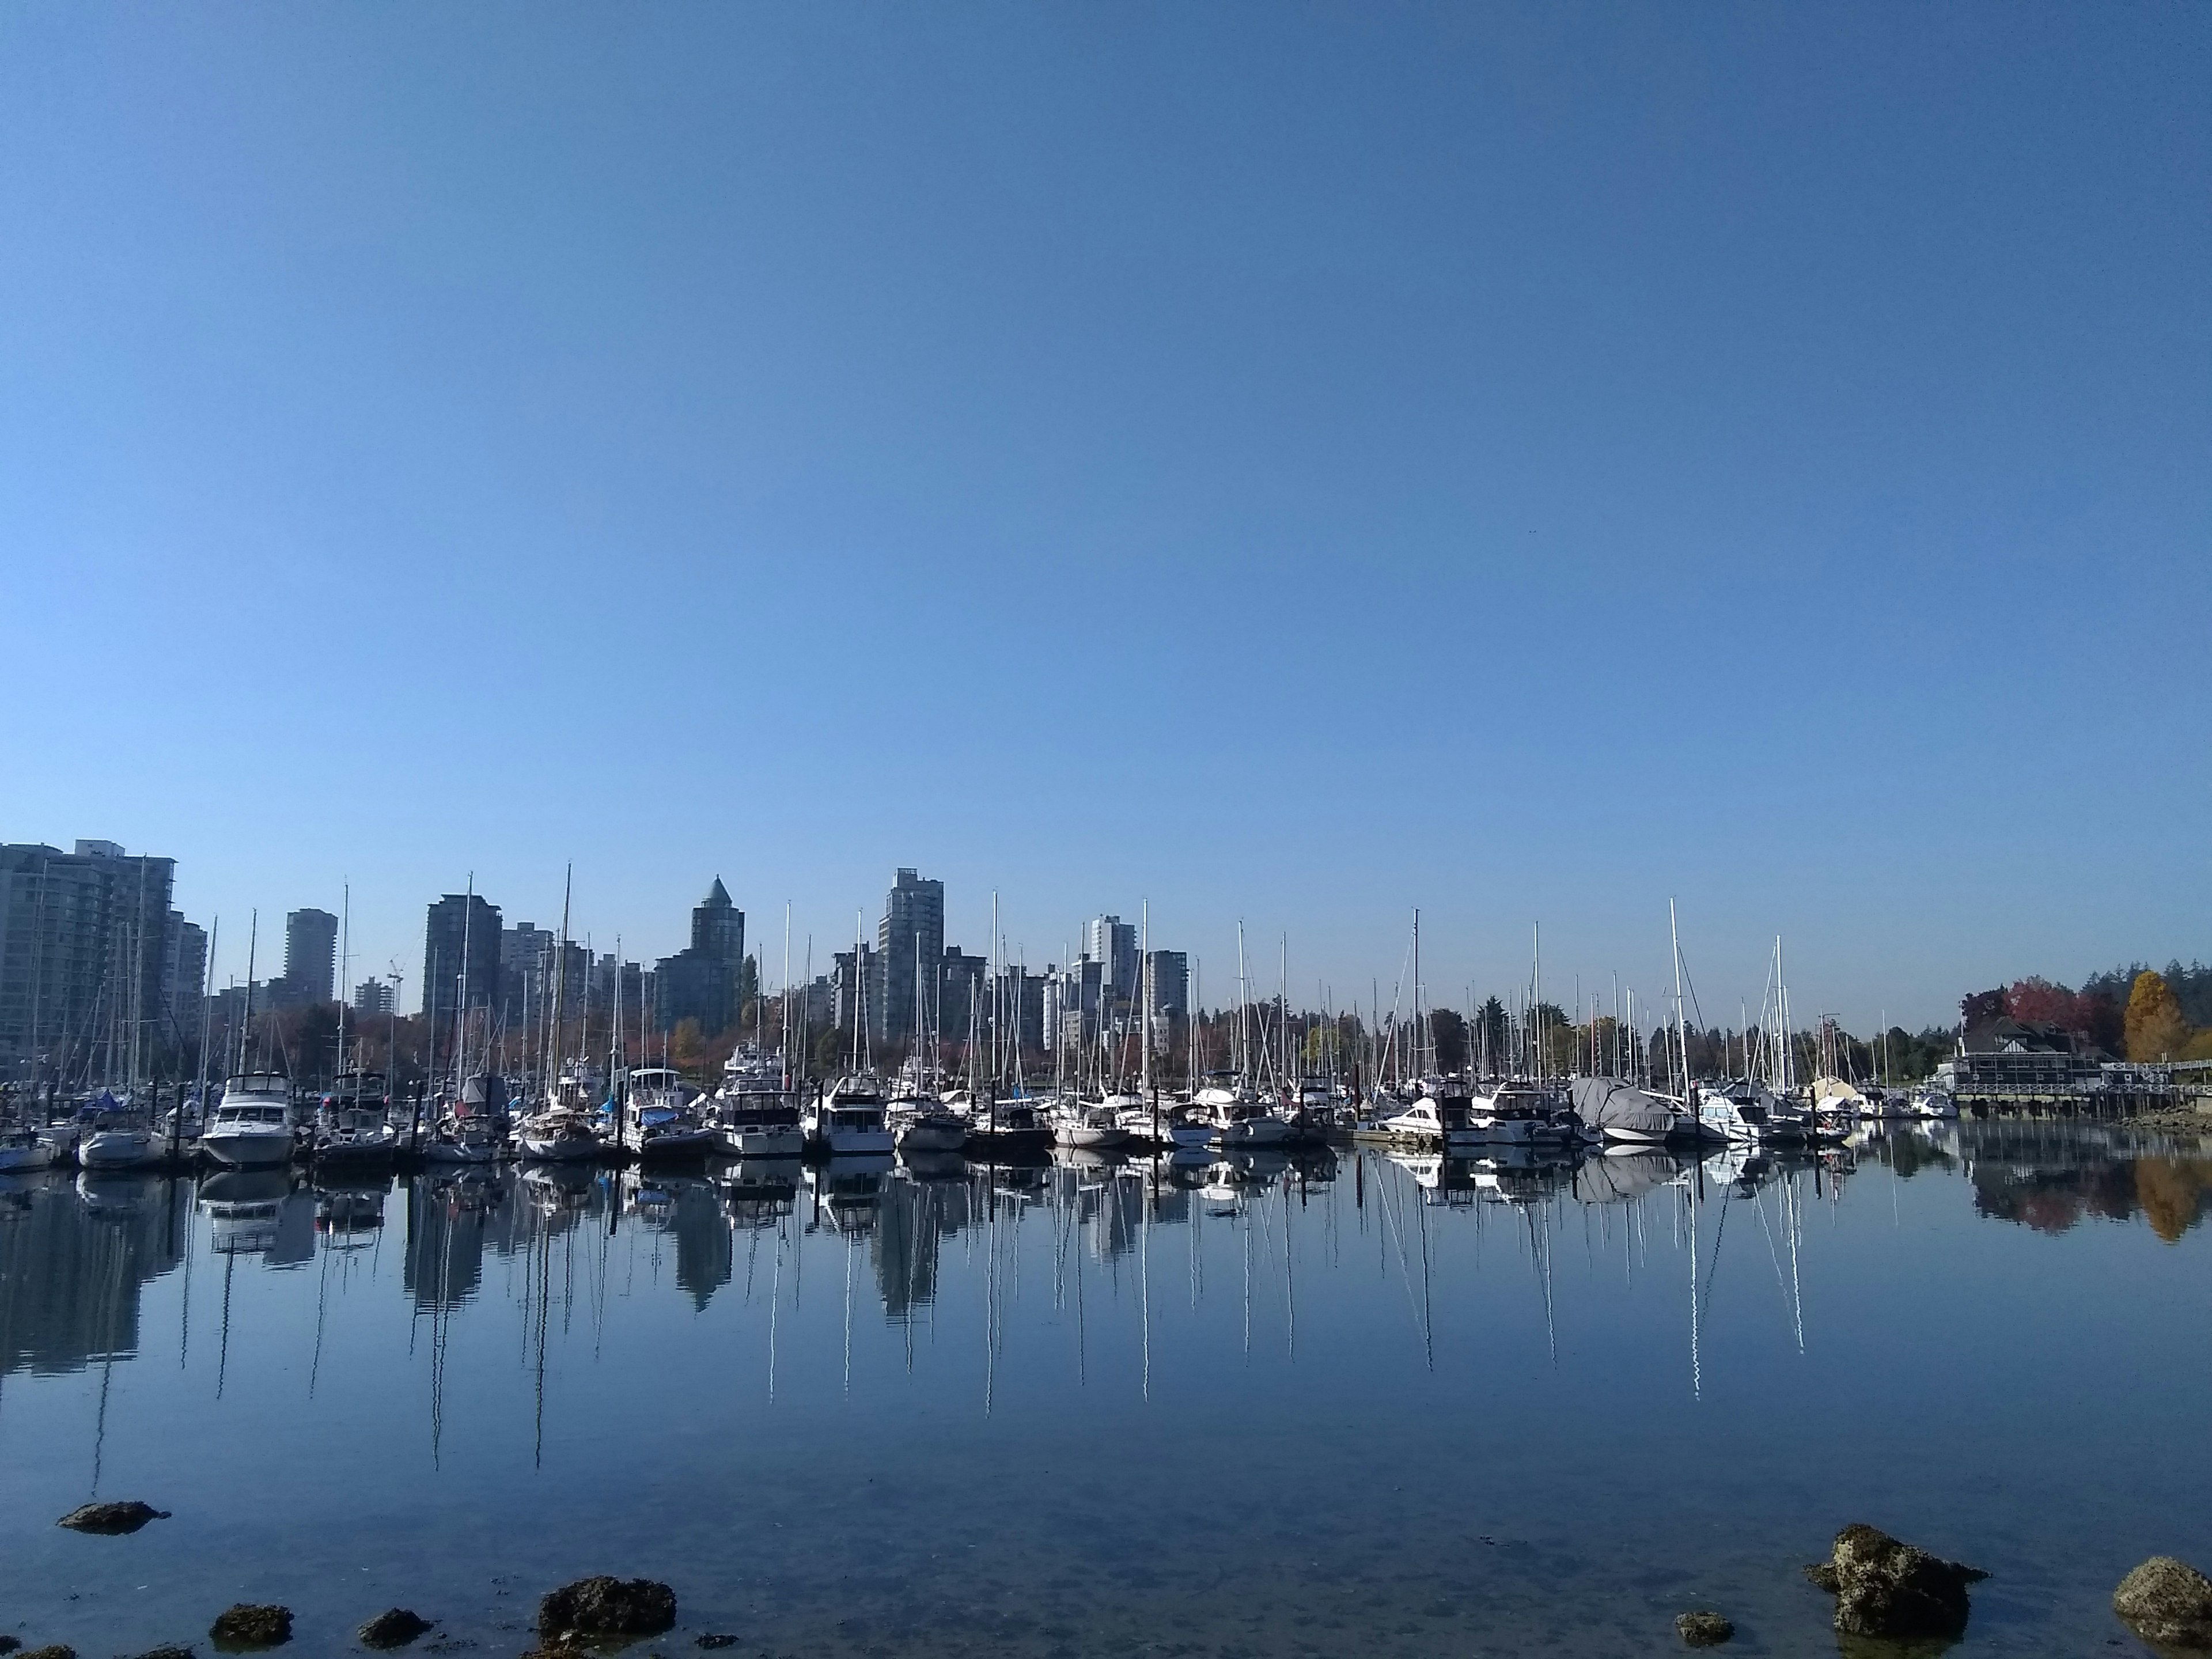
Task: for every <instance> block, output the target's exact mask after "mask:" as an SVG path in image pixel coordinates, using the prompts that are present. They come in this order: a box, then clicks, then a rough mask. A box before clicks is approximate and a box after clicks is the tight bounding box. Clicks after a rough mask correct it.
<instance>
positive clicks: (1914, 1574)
mask: <svg viewBox="0 0 2212 1659" xmlns="http://www.w3.org/2000/svg"><path fill="white" fill-rule="evenodd" d="M92 1508H93V1506H88V1509H87V1510H75V1511H72V1512H71V1513H70V1515H67V1516H63V1517H62V1519H61V1521H60V1522H59V1523H58V1524H60V1525H62V1526H65V1527H69V1528H72V1529H73V1530H76V1531H82V1532H86V1533H88V1534H93V1535H95V1536H100V1535H108V1536H112V1535H115V1534H118V1533H121V1532H125V1531H136V1530H137V1528H139V1527H142V1526H143V1525H145V1524H146V1523H147V1522H148V1521H149V1520H157V1519H166V1518H167V1512H166V1511H163V1510H155V1509H153V1508H152V1507H151V1506H150V1505H147V1504H137V1503H131V1504H112V1505H104V1506H99V1510H100V1511H104V1512H93V1513H88V1510H91V1509H92ZM1803 1571H1804V1573H1805V1576H1806V1577H1808V1578H1809V1579H1810V1580H1811V1581H1812V1582H1813V1583H1814V1584H1816V1585H1818V1586H1819V1587H1820V1589H1823V1590H1826V1591H1827V1592H1828V1593H1829V1594H1830V1595H1833V1596H1834V1597H1835V1598H1836V1606H1835V1614H1834V1618H1833V1620H1832V1624H1833V1628H1834V1630H1835V1632H1836V1633H1837V1635H1838V1637H1839V1638H1845V1640H1846V1642H1847V1643H1848V1642H1851V1641H1859V1642H1869V1641H1870V1642H1875V1643H1880V1644H1914V1645H1913V1646H1912V1647H1911V1651H1914V1652H1922V1651H1929V1652H1934V1651H1941V1650H1942V1648H1943V1647H1947V1646H1948V1645H1949V1644H1952V1643H1954V1642H1956V1641H1958V1640H1959V1639H1960V1638H1961V1637H1963V1636H1964V1635H1965V1634H1966V1624H1967V1620H1968V1619H1969V1617H1970V1616H1971V1613H1972V1604H1971V1598H1970V1595H1969V1589H1970V1587H1971V1586H1972V1585H1973V1584H1975V1583H1979V1582H1980V1581H1981V1580H1982V1579H1984V1578H1985V1577H1988V1575H1987V1574H1986V1573H1984V1572H1983V1571H1981V1570H1980V1569H1978V1568H1976V1567H1970V1566H1967V1565H1964V1564H1963V1563H1961V1562H1957V1561H1950V1560H1946V1559H1943V1558H1942V1557H1941V1556H1938V1555H1934V1554H1931V1553H1929V1552H1928V1551H1926V1550H1923V1549H1920V1548H1918V1547H1916V1546H1913V1545H1911V1544H1907V1543H1905V1542H1902V1541H1899V1540H1898V1539H1895V1538H1893V1537H1891V1536H1890V1535H1889V1534H1887V1533H1885V1532H1882V1531H1881V1530H1880V1529H1879V1528H1875V1527H1871V1526H1869V1525H1867V1524H1865V1523H1864V1522H1853V1523H1852V1524H1851V1525H1850V1526H1847V1527H1845V1528H1844V1529H1843V1530H1842V1531H1841V1532H1839V1533H1838V1534H1836V1539H1835V1542H1834V1545H1833V1546H1832V1548H1831V1550H1830V1552H1829V1555H1828V1559H1826V1560H1825V1561H1817V1562H1814V1563H1812V1564H1811V1565H1808V1566H1806V1567H1805V1568H1804V1569H1803ZM676 1606H677V1604H676V1592H675V1591H674V1590H673V1589H671V1588H670V1587H669V1586H668V1585H666V1584H664V1583H659V1581H657V1580H654V1579H650V1578H617V1577H610V1576H607V1575H604V1574H602V1575H598V1576H595V1577H589V1578H580V1579H577V1580H576V1581H574V1583H568V1584H563V1585H562V1586H561V1587H560V1588H559V1589H555V1590H551V1591H549V1592H548V1593H547V1594H546V1595H544V1597H543V1599H542V1600H541V1601H539V1603H538V1623H537V1636H538V1645H537V1646H535V1647H533V1648H531V1649H530V1650H527V1651H526V1652H525V1653H523V1654H522V1655H521V1656H520V1659H595V1656H597V1655H602V1654H604V1653H605V1651H606V1650H609V1649H611V1648H616V1647H620V1646H623V1645H625V1644H629V1643H630V1642H634V1641H637V1640H639V1639H641V1638H646V1637H651V1636H659V1635H662V1634H665V1632H669V1631H671V1630H673V1629H674V1628H675V1626H676ZM2112 1612H2113V1613H2114V1615H2115V1616H2116V1617H2117V1618H2118V1620H2119V1621H2120V1622H2121V1623H2122V1624H2123V1625H2124V1626H2126V1627H2127V1628H2128V1629H2129V1630H2130V1631H2131V1632H2134V1633H2135V1634H2136V1636H2137V1637H2138V1638H2141V1639H2142V1641H2143V1642H2144V1643H2145V1644H2148V1646H2149V1647H2150V1648H2151V1649H2152V1650H2154V1652H2156V1653H2158V1654H2159V1655H2160V1656H2161V1659H2183V1656H2187V1655H2191V1654H2203V1655H2207V1656H2212V1579H2208V1578H2206V1577H2205V1576H2204V1575H2203V1573H2201V1572H2199V1571H2197V1569H2196V1568H2194V1567H2192V1566H2191V1565H2189V1564H2188V1563H2186V1562H2185V1561H2181V1560H2178V1559H2175V1558H2173V1557H2172V1556H2162V1555H2161V1556H2153V1557H2152V1558H2151V1559H2149V1560H2148V1561H2145V1562H2143V1563H2142V1565H2140V1566H2138V1567H2136V1569H2135V1570H2134V1571H2131V1572H2130V1573H2129V1574H2128V1575H2127V1577H2125V1578H2124V1579H2123V1580H2121V1582H2120V1583H2119V1585H2118V1588H2117V1589H2115V1590H2114V1591H2113V1594H2112ZM292 1624H293V1614H292V1612H291V1609H290V1608H289V1607H276V1606H264V1605H254V1604H250V1603H244V1602H241V1603H239V1604H237V1605H235V1606H233V1607H227V1608H225V1609H224V1610H223V1611H222V1613H219V1614H217V1615H216V1620H215V1621H214V1623H213V1624H212V1625H211V1626H209V1629H208V1637H209V1639H210V1642H211V1643H212V1644H213V1645H214V1646H215V1648H216V1650H219V1651H221V1652H224V1653H256V1652H266V1651H269V1650H273V1649H276V1648H279V1647H283V1646H284V1645H286V1644H289V1642H290V1641H291V1640H292ZM436 1628H437V1621H436V1620H432V1619H426V1618H424V1617H423V1616H422V1615H421V1614H420V1613H416V1612H415V1611H414V1610H413V1609H411V1608H408V1607H391V1608H387V1609H386V1611H384V1612H383V1613H379V1614H377V1615H376V1616H375V1617H374V1618H373V1619H370V1620H368V1621H367V1622H366V1623H364V1624H362V1626H360V1627H359V1629H358V1630H357V1631H356V1639H357V1640H358V1641H359V1643H360V1644H361V1645H362V1647H364V1648H368V1649H371V1650H377V1651H386V1652H388V1651H392V1650H398V1649H403V1648H406V1647H408V1646H410V1645H411V1644H413V1643H414V1642H415V1641H416V1639H417V1638H420V1637H422V1636H423V1635H425V1634H426V1633H428V1632H430V1631H432V1630H435V1629H436ZM1674 1630H1675V1633H1676V1635H1677V1637H1678V1638H1679V1639H1680V1642H1681V1643H1682V1644H1683V1645H1685V1646H1686V1647H1692V1648H1708V1647H1717V1646H1720V1645H1723V1644H1726V1643H1727V1642H1729V1641H1730V1640H1731V1639H1732V1638H1734V1636H1735V1624H1734V1623H1733V1622H1732V1621H1731V1620H1729V1618H1728V1617H1727V1615H1726V1614H1724V1613H1720V1612H1717V1611H1716V1610H1714V1609H1711V1608H1696V1609H1692V1610H1690V1611H1687V1612H1685V1613H1681V1614H1680V1615H1679V1616H1678V1617H1677V1618H1676V1619H1675V1620H1674ZM738 1639H739V1638H737V1637H735V1636H732V1635H727V1634H724V1633H720V1632H703V1633H701V1634H698V1635H696V1636H695V1637H693V1638H691V1644H692V1645H693V1646H696V1647H697V1648H700V1649H702V1650H714V1649H720V1648H725V1647H729V1646H732V1645H734V1644H736V1643H737V1642H738ZM2114 1641H2115V1644H2117V1642H2118V1638H2114ZM1921 1644H1932V1645H1925V1646H1923V1645H1921ZM436 1645H438V1644H433V1646H434V1647H435V1646H436ZM462 1645H470V1644H462ZM1854 1651H1856V1649H1854ZM1880 1651H1896V1652H1903V1651H1905V1648H1902V1647H1897V1648H1892V1647H1887V1646H1885V1647H1884V1648H1882V1649H1881V1650H1880ZM6 1655H13V1656H14V1659H78V1656H77V1654H76V1650H74V1649H72V1648H70V1647H67V1646H65V1645H63V1644H58V1643H54V1644H48V1645H46V1646H43V1647H37V1648H25V1647H24V1646H23V1644H21V1641H20V1640H18V1639H17V1638H14V1637H7V1636H0V1656H6ZM118 1659H196V1654H195V1650H194V1649H193V1648H192V1647H191V1646H190V1645H189V1644H179V1643H173V1644H165V1645H163V1646H161V1647H157V1648H154V1649H151V1650H148V1651H146V1652H144V1653H141V1654H137V1655H132V1656H118ZM647 1659H660V1656H659V1655H649V1656H647Z"/></svg>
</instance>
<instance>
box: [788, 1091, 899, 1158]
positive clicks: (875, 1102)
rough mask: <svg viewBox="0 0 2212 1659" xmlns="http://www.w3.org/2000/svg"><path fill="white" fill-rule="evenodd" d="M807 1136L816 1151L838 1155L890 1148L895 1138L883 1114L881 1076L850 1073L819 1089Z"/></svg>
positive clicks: (868, 1154)
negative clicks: (820, 1090)
mask: <svg viewBox="0 0 2212 1659" xmlns="http://www.w3.org/2000/svg"><path fill="white" fill-rule="evenodd" d="M807 1139H808V1141H809V1143H810V1144H811V1146H813V1147H814V1149H815V1150H816V1151H817V1152H828V1153H829V1154H831V1155H832V1156H834V1157H839V1158H852V1157H863V1156H865V1157H877V1156H880V1155H883V1154H885V1153H889V1152H891V1151H893V1150H894V1149H895V1148H896V1146H897V1144H898V1139H897V1137H896V1135H894V1134H893V1133H891V1127H890V1121H889V1118H888V1116H887V1114H886V1109H885V1103H884V1085H883V1079H881V1078H879V1077H878V1076H876V1075H875V1073H872V1072H854V1073H849V1074H848V1075H847V1076H844V1077H841V1078H839V1079H837V1081H836V1083H834V1084H832V1085H830V1086H829V1087H828V1088H827V1089H825V1090H823V1091H822V1092H821V1093H820V1094H819V1095H818V1096H817V1097H816V1099H815V1102H814V1109H813V1111H812V1113H811V1117H810V1121H809V1122H808V1125H807Z"/></svg>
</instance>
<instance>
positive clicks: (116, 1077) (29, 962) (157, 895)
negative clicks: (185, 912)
mask: <svg viewBox="0 0 2212 1659" xmlns="http://www.w3.org/2000/svg"><path fill="white" fill-rule="evenodd" d="M175 882H176V860H174V859H167V858H155V857H151V856H148V855H145V854H138V855H133V854H127V853H125V851H124V850H123V848H121V847H120V846H118V844H117V843H115V842H110V841H80V842H77V843H76V847H75V849H74V850H73V851H71V852H68V853H64V852H63V851H62V850H61V849H60V848H58V847H48V846H46V845H44V844H43V843H24V844H19V845H10V846H5V847H0V1074H4V1075H9V1076H15V1077H20V1078H23V1079H52V1080H68V1081H76V1080H80V1079H82V1080H99V1081H113V1082H122V1081H125V1080H128V1079H131V1078H132V1077H134V1076H142V1075H143V1074H144V1073H146V1072H147V1071H148V1070H149V1069H150V1068H151V1067H152V1066H153V1065H154V1064H155V1058H156V1055H157V1054H158V1053H159V1052H160V1051H161V1049H162V1048H164V1047H166V1046H168V1045H169V1044H170V1043H171V1042H173V1031H172V1030H171V1029H170V1025H169V1020H168V1018H167V1007H168V1005H167V1002H166V1000H165V998H164V992H165V990H166V989H167V981H168V978H169V975H167V971H166V970H167V964H168V962H169V958H170V956H171V951H172V940H171V931H170V916H171V914H172V913H171V910H170V907H169V901H170V896H171V891H172V889H173V887H174V885H175ZM182 944H183V941H182V939H181V938H179V939H178V940H177V941H176V945H177V947H178V948H181V946H182Z"/></svg>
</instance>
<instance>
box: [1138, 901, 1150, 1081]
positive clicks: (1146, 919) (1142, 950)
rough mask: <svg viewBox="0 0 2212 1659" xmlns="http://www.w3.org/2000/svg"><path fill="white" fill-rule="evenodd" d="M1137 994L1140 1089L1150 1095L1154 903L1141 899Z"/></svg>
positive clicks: (1139, 906) (1139, 903) (1139, 908)
mask: <svg viewBox="0 0 2212 1659" xmlns="http://www.w3.org/2000/svg"><path fill="white" fill-rule="evenodd" d="M1137 994H1138V996H1139V997H1140V998H1142V999H1143V1000H1144V1004H1145V1010H1144V1015H1143V1018H1141V1019H1140V1020H1139V1023H1138V1030H1139V1033H1140V1035H1139V1038H1138V1041H1139V1042H1142V1043H1143V1044H1144V1045H1145V1058H1144V1069H1143V1071H1142V1072H1141V1073H1139V1083H1138V1088H1139V1091H1140V1092H1142V1093H1144V1094H1146V1095H1149V1094H1151V1093H1152V900H1150V899H1140V900H1139V901H1138V907H1137Z"/></svg>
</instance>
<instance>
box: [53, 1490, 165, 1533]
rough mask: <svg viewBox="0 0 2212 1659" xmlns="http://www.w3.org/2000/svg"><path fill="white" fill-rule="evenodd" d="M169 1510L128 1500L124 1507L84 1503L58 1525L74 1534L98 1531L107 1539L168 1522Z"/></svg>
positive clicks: (56, 1523)
mask: <svg viewBox="0 0 2212 1659" xmlns="http://www.w3.org/2000/svg"><path fill="white" fill-rule="evenodd" d="M168 1518H169V1512H168V1510H157V1509H155V1507H154V1506H153V1505H152V1504H142V1503H140V1502H139V1501H138V1500H137V1498H128V1499H126V1500H125V1501H124V1502H123V1503H120V1504H80V1505H79V1506H78V1507H77V1508H76V1509H73V1510H70V1512H69V1513H68V1514H67V1515H65V1516H62V1518H61V1519H60V1520H58V1521H57V1522H54V1524H55V1525H56V1526H58V1527H67V1528H69V1529H70V1531H71V1532H96V1533H100V1534H103V1535H105V1536H107V1537H113V1536H115V1535H116V1534H119V1533H126V1532H136V1531H137V1530H138V1528H141V1527H143V1526H144V1525H145V1524H146V1523H147V1522H149V1521H166V1520H167V1519H168Z"/></svg>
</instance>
